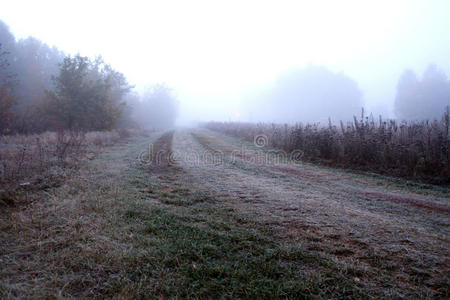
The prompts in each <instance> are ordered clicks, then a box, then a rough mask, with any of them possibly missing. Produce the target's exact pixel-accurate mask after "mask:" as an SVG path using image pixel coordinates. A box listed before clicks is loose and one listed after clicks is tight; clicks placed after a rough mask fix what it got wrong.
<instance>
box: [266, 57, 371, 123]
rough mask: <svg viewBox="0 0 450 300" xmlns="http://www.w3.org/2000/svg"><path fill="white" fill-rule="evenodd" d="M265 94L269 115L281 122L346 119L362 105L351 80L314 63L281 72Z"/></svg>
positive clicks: (358, 92) (355, 85) (359, 95)
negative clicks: (274, 83) (272, 86)
mask: <svg viewBox="0 0 450 300" xmlns="http://www.w3.org/2000/svg"><path fill="white" fill-rule="evenodd" d="M268 94H269V95H268V96H267V97H266V98H267V99H266V103H264V106H266V107H267V108H268V111H269V117H271V118H273V119H274V120H277V121H281V122H327V120H328V118H331V119H333V120H335V121H338V120H350V119H351V118H352V117H353V116H354V115H356V114H358V113H359V111H360V110H361V107H362V103H361V97H362V93H361V91H360V90H359V88H358V85H357V83H356V82H355V81H354V80H352V79H351V78H349V77H347V76H346V75H344V74H342V73H333V72H331V71H329V70H328V69H326V68H325V67H320V66H314V65H309V66H307V67H305V68H297V69H293V70H290V71H288V72H285V73H283V74H282V75H281V76H279V78H278V81H277V83H276V85H275V87H274V88H273V89H272V90H271V91H270V92H269V93H268Z"/></svg>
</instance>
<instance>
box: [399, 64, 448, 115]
mask: <svg viewBox="0 0 450 300" xmlns="http://www.w3.org/2000/svg"><path fill="white" fill-rule="evenodd" d="M448 105H450V82H449V81H448V80H447V76H446V75H445V73H444V72H443V71H442V70H440V69H439V68H438V67H437V66H436V65H429V66H428V68H427V69H426V70H425V72H424V74H423V76H422V79H418V78H417V76H416V74H415V73H414V72H413V71H411V70H406V71H405V72H403V74H402V75H401V76H400V79H399V81H398V84H397V95H396V97H395V111H396V115H397V117H399V118H402V119H407V120H417V119H436V118H440V117H441V116H442V114H443V112H444V111H445V107H446V106H448Z"/></svg>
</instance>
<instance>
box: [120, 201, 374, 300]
mask: <svg viewBox="0 0 450 300" xmlns="http://www.w3.org/2000/svg"><path fill="white" fill-rule="evenodd" d="M164 203H166V202H164ZM179 203H184V204H185V205H182V207H181V208H180V207H179ZM187 204H189V205H187ZM173 205H174V206H175V207H176V209H171V207H167V206H153V207H151V208H150V209H149V210H148V207H147V206H145V205H144V206H142V207H139V206H137V207H133V208H129V209H128V210H126V211H125V213H124V215H123V218H122V221H123V222H125V223H126V224H128V225H132V231H133V234H134V236H135V238H134V240H133V241H134V242H133V250H132V251H131V253H130V256H129V257H128V258H127V259H126V260H127V265H128V266H129V269H128V271H127V273H126V276H125V277H124V278H122V279H121V281H120V283H118V286H122V289H123V288H125V290H127V291H132V293H133V296H134V297H146V296H148V295H153V296H155V297H157V296H160V295H164V296H169V297H172V296H173V297H183V298H184V297H200V298H204V297H206V298H208V297H214V298H215V297H233V298H235V297H239V298H247V297H266V298H267V297H270V298H285V297H289V298H311V297H314V296H321V297H325V298H329V297H344V296H345V297H347V298H360V297H364V293H363V292H362V290H361V288H360V287H358V285H357V284H356V283H355V282H354V281H353V280H351V279H349V278H350V277H351V276H353V275H354V274H353V273H352V272H353V271H352V270H351V269H345V268H343V267H342V266H339V265H337V264H335V263H333V262H331V261H330V260H327V259H325V258H321V257H319V256H318V255H316V254H314V253H311V252H308V251H306V250H304V249H300V248H298V247H292V246H289V245H287V244H284V243H282V242H280V241H276V240H275V239H274V238H273V237H272V236H271V235H270V230H271V228H268V227H264V226H263V225H262V224H259V223H256V222H254V221H252V220H249V219H247V218H245V216H241V215H239V214H238V213H237V212H235V211H234V210H233V209H231V208H226V207H224V206H222V205H218V204H217V203H215V202H214V200H213V199H207V196H205V195H203V194H199V193H195V194H193V195H190V196H185V197H182V198H180V199H178V202H176V203H174V204H173ZM312 271H313V272H312ZM366 296H367V295H366Z"/></svg>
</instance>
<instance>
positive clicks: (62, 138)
mask: <svg viewBox="0 0 450 300" xmlns="http://www.w3.org/2000/svg"><path fill="white" fill-rule="evenodd" d="M133 134H136V132H132V131H126V132H124V131H119V132H117V131H111V132H87V133H85V132H81V131H59V132H45V133H42V134H35V135H13V136H0V205H5V204H6V205H15V204H17V203H18V202H21V201H22V202H23V201H27V200H29V199H28V197H27V193H24V191H30V190H45V189H48V188H50V187H54V186H57V185H59V184H60V183H61V182H62V181H63V179H64V178H66V177H70V176H71V173H72V172H74V171H75V170H76V169H77V168H78V166H79V164H80V162H81V161H82V160H83V159H86V158H88V159H92V158H93V157H94V156H95V154H96V153H97V152H98V151H99V150H100V149H101V148H103V147H105V146H108V145H112V144H114V143H117V142H118V141H119V140H120V139H121V138H126V137H129V136H131V135H133Z"/></svg>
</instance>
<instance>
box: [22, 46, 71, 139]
mask: <svg viewBox="0 0 450 300" xmlns="http://www.w3.org/2000/svg"><path fill="white" fill-rule="evenodd" d="M63 59H64V54H63V53H62V52H61V51H59V50H58V49H57V48H54V47H53V48H50V47H49V46H47V45H46V44H44V43H42V42H41V41H39V40H37V39H35V38H27V39H25V40H20V41H19V42H18V43H17V45H16V70H17V74H18V76H17V81H18V85H19V87H20V88H18V89H17V91H16V96H17V99H18V104H17V106H16V108H15V112H16V113H17V115H18V118H17V122H16V129H17V131H19V132H24V133H27V132H33V131H40V130H44V129H46V128H48V126H49V124H47V123H48V122H47V120H46V116H45V114H43V113H42V109H41V108H42V105H43V103H44V100H45V95H46V93H45V91H46V90H51V89H53V87H54V84H53V81H52V77H53V76H55V75H57V74H58V71H59V67H58V64H60V63H61V62H62V61H63Z"/></svg>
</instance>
